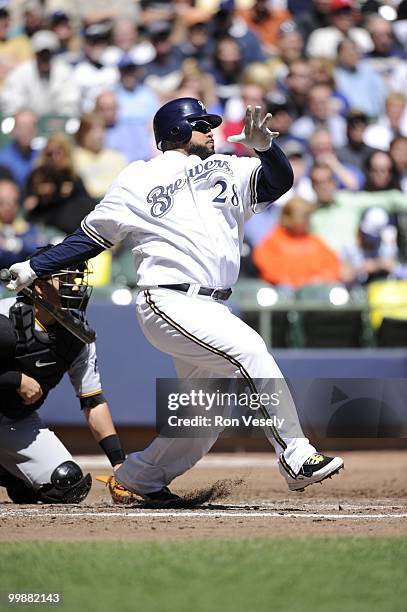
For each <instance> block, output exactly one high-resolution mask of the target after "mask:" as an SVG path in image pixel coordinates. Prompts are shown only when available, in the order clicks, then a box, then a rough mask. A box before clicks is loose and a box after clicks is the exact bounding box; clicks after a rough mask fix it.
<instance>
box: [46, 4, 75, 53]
mask: <svg viewBox="0 0 407 612" xmlns="http://www.w3.org/2000/svg"><path fill="white" fill-rule="evenodd" d="M48 21H49V26H50V29H51V31H52V32H54V34H55V36H57V38H58V42H59V49H58V51H57V53H58V55H60V56H61V57H62V58H63V59H64V60H65V61H67V62H68V63H70V64H74V63H76V62H77V61H78V59H79V53H80V40H79V37H78V36H76V34H75V32H74V29H73V27H72V21H71V16H70V15H69V14H68V13H67V12H66V11H63V10H56V11H54V12H52V13H51V14H50V15H49V17H48Z"/></svg>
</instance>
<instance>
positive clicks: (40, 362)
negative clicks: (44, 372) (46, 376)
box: [35, 359, 56, 368]
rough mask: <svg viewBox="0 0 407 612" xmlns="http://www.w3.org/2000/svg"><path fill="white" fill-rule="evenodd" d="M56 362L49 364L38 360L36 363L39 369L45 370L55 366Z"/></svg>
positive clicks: (49, 362)
mask: <svg viewBox="0 0 407 612" xmlns="http://www.w3.org/2000/svg"><path fill="white" fill-rule="evenodd" d="M55 364H56V361H48V362H42V361H40V360H39V359H37V361H36V362H35V365H36V366H37V368H44V367H45V366H50V365H55Z"/></svg>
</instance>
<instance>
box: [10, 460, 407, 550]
mask: <svg viewBox="0 0 407 612" xmlns="http://www.w3.org/2000/svg"><path fill="white" fill-rule="evenodd" d="M342 456H343V457H344V459H345V470H344V471H342V472H341V473H340V474H339V475H337V476H335V477H334V478H333V479H332V480H328V481H325V482H324V483H323V484H322V485H320V484H317V485H313V486H311V487H309V488H308V489H306V490H305V491H304V492H303V493H290V492H289V491H288V489H287V487H286V485H285V482H284V481H283V479H282V478H281V477H280V476H279V474H278V471H277V466H276V464H275V461H274V460H273V459H272V458H271V456H270V455H266V454H261V455H259V454H257V455H254V454H248V455H240V454H233V455H222V454H213V455H209V456H208V457H207V458H205V459H204V460H203V461H202V462H201V463H200V464H199V465H198V466H196V467H195V468H193V469H192V470H190V471H189V472H188V473H187V474H185V475H184V476H182V477H180V478H179V479H177V480H176V481H174V483H173V485H172V489H173V490H174V492H176V493H179V494H183V493H186V492H189V491H191V490H192V489H199V488H205V487H208V486H209V485H211V484H213V483H214V482H215V481H219V480H229V481H238V480H239V479H242V480H243V482H239V483H238V484H236V483H235V484H233V482H232V483H231V484H230V483H229V489H230V491H229V494H228V496H227V497H225V498H224V499H217V500H216V501H213V502H211V503H208V504H204V505H202V506H201V507H199V508H196V509H192V510H148V509H143V508H139V507H135V506H132V507H128V506H127V507H120V506H117V505H113V504H112V503H111V501H110V499H109V496H108V493H107V491H106V489H105V488H104V486H103V485H102V484H101V483H99V482H96V481H95V482H94V484H93V488H92V491H91V493H90V495H89V497H88V498H87V500H86V501H85V502H84V503H82V504H81V505H78V506H72V505H67V506H55V505H52V506H51V505H49V506H42V505H37V506H17V505H15V504H12V503H11V502H8V501H7V497H6V495H5V494H4V492H3V490H1V489H0V541H21V540H35V539H42V540H44V539H46V540H56V541H58V540H84V539H94V540H109V539H114V540H116V539H123V540H131V539H136V540H160V539H175V538H221V537H225V538H226V537H233V538H239V537H275V536H292V537H297V536H308V535H318V536H321V535H324V536H328V535H352V536H355V535H364V536H372V537H374V536H384V535H391V536H400V535H404V536H406V535H407V476H406V474H407V452H406V451H379V452H373V451H371V452H348V453H342ZM100 473H106V471H105V470H100V469H99V470H92V474H93V475H96V474H100Z"/></svg>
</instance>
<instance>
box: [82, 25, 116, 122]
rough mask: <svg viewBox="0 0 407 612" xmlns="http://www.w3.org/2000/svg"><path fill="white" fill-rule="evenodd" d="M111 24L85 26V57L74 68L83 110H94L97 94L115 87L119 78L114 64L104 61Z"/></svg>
mask: <svg viewBox="0 0 407 612" xmlns="http://www.w3.org/2000/svg"><path fill="white" fill-rule="evenodd" d="M110 30H111V28H110V26H109V25H108V24H105V23H96V24H92V25H89V26H87V27H86V28H85V30H84V33H83V36H84V39H83V57H82V59H81V60H80V61H79V62H78V63H77V65H76V66H75V68H74V82H75V83H76V85H77V87H78V88H79V92H80V100H81V110H82V111H84V112H90V111H93V109H94V107H95V101H96V98H97V96H98V95H99V94H100V93H101V92H102V91H106V90H108V89H113V88H114V87H115V86H116V84H117V81H118V79H119V74H118V71H117V69H116V68H115V67H113V66H107V65H105V64H104V63H103V59H102V58H103V53H104V51H105V50H106V48H107V45H108V42H109V36H110Z"/></svg>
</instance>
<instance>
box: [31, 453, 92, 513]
mask: <svg viewBox="0 0 407 612" xmlns="http://www.w3.org/2000/svg"><path fill="white" fill-rule="evenodd" d="M91 486H92V477H91V475H90V474H86V476H84V475H83V472H82V470H81V468H80V467H79V465H77V464H76V463H75V462H74V461H64V463H61V465H59V466H58V467H57V468H55V470H54V471H53V473H52V475H51V482H50V483H49V484H45V485H43V486H42V487H40V488H39V489H38V494H39V499H40V501H42V502H44V503H46V504H78V503H80V502H81V501H83V500H84V499H85V497H86V496H87V495H88V493H89V491H90V488H91Z"/></svg>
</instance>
